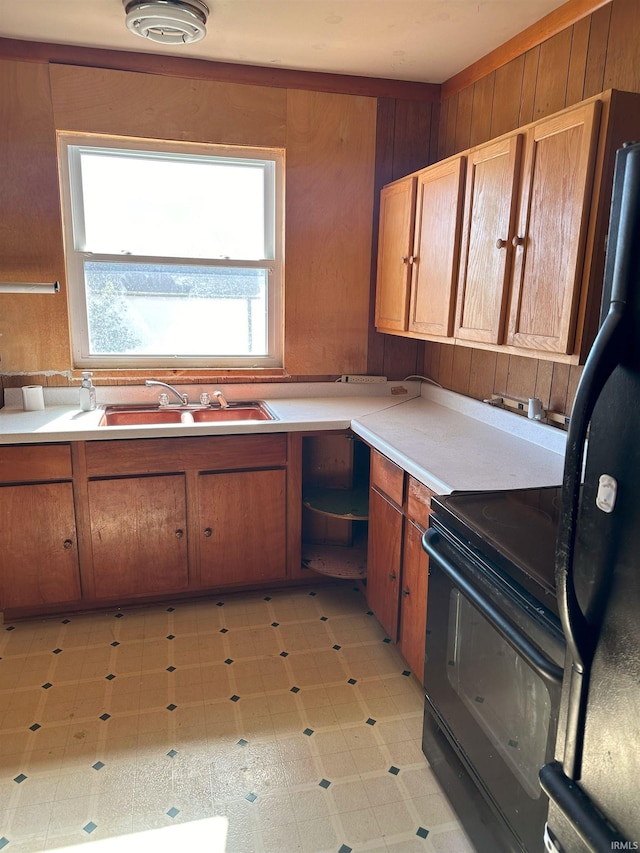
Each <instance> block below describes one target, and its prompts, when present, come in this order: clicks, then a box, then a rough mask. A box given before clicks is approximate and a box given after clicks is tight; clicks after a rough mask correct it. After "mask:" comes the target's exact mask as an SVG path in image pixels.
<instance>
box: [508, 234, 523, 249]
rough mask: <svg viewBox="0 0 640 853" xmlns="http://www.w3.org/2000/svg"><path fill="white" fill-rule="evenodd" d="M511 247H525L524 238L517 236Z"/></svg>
mask: <svg viewBox="0 0 640 853" xmlns="http://www.w3.org/2000/svg"><path fill="white" fill-rule="evenodd" d="M511 245H512V246H513V247H514V248H515V247H516V246H524V237H519V236H518V235H517V234H516V236H515V237H514V238H513V240H512V241H511Z"/></svg>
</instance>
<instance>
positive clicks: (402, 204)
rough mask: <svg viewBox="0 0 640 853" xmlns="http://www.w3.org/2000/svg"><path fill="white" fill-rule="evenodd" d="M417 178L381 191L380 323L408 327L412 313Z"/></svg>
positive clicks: (382, 326)
mask: <svg viewBox="0 0 640 853" xmlns="http://www.w3.org/2000/svg"><path fill="white" fill-rule="evenodd" d="M415 201H416V179H415V178H412V177H411V178H403V179H402V180H400V181H396V182H395V183H393V184H389V186H388V187H384V189H383V190H382V193H381V195H380V236H379V240H378V286H377V289H376V326H377V327H379V328H380V329H386V330H388V331H400V332H402V331H404V330H405V329H406V328H407V319H408V316H409V280H410V275H411V262H412V261H413V258H412V252H413V223H414V222H415Z"/></svg>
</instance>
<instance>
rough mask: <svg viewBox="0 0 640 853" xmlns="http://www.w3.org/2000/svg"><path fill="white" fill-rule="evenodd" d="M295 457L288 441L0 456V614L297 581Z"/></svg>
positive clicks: (117, 446)
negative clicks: (0, 564) (0, 518)
mask: <svg viewBox="0 0 640 853" xmlns="http://www.w3.org/2000/svg"><path fill="white" fill-rule="evenodd" d="M296 448H297V450H298V451H299V449H300V446H299V444H298V443H297V442H295V441H293V440H292V439H291V438H290V437H288V436H287V435H286V434H284V433H277V434H271V435H248V436H239V435H228V436H203V437H197V438H180V437H176V438H170V439H166V438H158V439H133V440H129V439H123V440H118V441H113V440H110V441H90V442H77V443H74V444H73V445H68V444H67V445H63V444H60V445H47V446H44V445H43V446H36V447H34V446H26V445H20V446H11V447H2V448H0V512H2V518H3V524H2V526H1V527H0V553H2V567H1V570H0V609H3V610H5V611H7V612H9V613H13V614H15V615H33V614H36V613H51V612H55V611H56V610H59V609H61V608H62V607H63V606H64V608H65V609H73V607H76V608H78V607H82V608H90V607H92V606H93V607H95V606H105V604H107V603H109V604H124V603H127V602H128V601H135V600H139V599H149V600H151V599H153V598H157V597H161V596H169V595H174V594H176V595H187V594H190V593H197V592H200V591H206V590H213V589H222V588H230V587H238V588H240V587H243V586H251V585H259V584H262V583H265V582H271V581H274V582H277V581H283V580H285V579H287V578H289V577H294V576H297V574H296V573H297V572H298V571H299V566H300V538H301V532H300V504H301V497H302V495H301V487H300V464H301V461H300V459H298V458H297V455H296V452H295V451H296ZM72 458H73V465H72ZM72 469H73V471H72ZM72 476H73V482H72ZM38 481H43V482H38ZM76 520H77V535H76Z"/></svg>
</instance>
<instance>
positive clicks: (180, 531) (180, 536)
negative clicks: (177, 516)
mask: <svg viewBox="0 0 640 853" xmlns="http://www.w3.org/2000/svg"><path fill="white" fill-rule="evenodd" d="M183 536H184V530H176V539H182V537H183Z"/></svg>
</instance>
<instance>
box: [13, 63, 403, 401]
mask: <svg viewBox="0 0 640 853" xmlns="http://www.w3.org/2000/svg"><path fill="white" fill-rule="evenodd" d="M125 94H126V96H125ZM0 111H1V113H0V115H1V118H2V121H0V124H1V125H2V127H1V128H0V157H1V159H2V160H3V163H5V164H6V163H9V165H10V168H8V169H7V170H6V172H5V179H4V181H3V187H2V189H1V190H0V193H1V197H0V204H2V207H3V219H4V220H5V223H8V226H7V225H5V223H3V225H5V227H3V228H2V229H1V230H0V280H5V281H11V280H17V281H20V280H22V281H24V280H35V281H54V280H60V281H61V283H62V292H61V293H60V294H59V295H58V296H41V297H33V296H31V295H28V296H27V295H22V294H18V295H12V294H3V295H2V296H1V297H0V298H1V300H2V302H1V304H0V334H2V338H0V344H1V345H0V353H1V356H2V364H1V371H2V373H3V374H14V375H13V376H11V375H9V376H7V375H5V377H4V384H5V386H7V385H19V384H28V383H31V382H34V381H37V382H42V384H67V383H75V382H77V381H78V378H77V376H75V375H74V374H73V371H72V363H71V356H70V348H69V328H68V319H67V310H66V299H65V291H66V282H65V271H64V258H63V247H62V231H61V220H60V210H59V201H58V186H57V163H56V131H57V130H69V131H78V132H95V133H109V134H117V135H123V136H140V137H145V138H158V139H178V140H189V141H196V142H213V143H224V144H245V145H251V146H273V147H281V148H284V149H286V178H285V180H286V184H287V203H286V211H285V220H286V246H287V259H286V271H285V276H286V294H285V369H286V371H287V372H288V374H291V375H292V378H299V379H315V378H328V377H335V376H336V375H339V374H341V373H344V372H351V373H364V372H366V371H367V357H368V347H369V325H368V314H369V300H370V280H371V257H372V253H371V245H372V239H373V232H372V220H373V210H374V200H375V198H376V195H377V193H376V189H375V186H374V180H375V175H376V170H375V157H376V120H377V119H376V111H377V98H375V97H371V96H364V95H348V94H340V93H331V92H316V91H309V90H304V89H285V88H281V87H269V86H260V85H249V84H244V83H243V84H234V83H231V82H220V81H215V80H203V79H186V78H184V77H168V76H161V75H158V74H146V73H141V72H130V71H125V70H115V69H104V68H97V67H83V66H71V65H56V64H48V63H42V62H27V61H15V60H11V61H7V60H5V61H4V62H2V69H1V70H0ZM402 135H403V136H404V135H405V134H404V132H403V134H402ZM407 136H408V134H407ZM412 145H413V146H414V147H415V143H411V144H409V143H408V144H407V145H406V147H407V148H411V146H412ZM399 148H400V149H401V148H402V146H399ZM156 372H157V371H156ZM27 373H28V374H29V375H20V374H27ZM160 373H162V374H163V375H164V376H165V377H166V378H170V379H174V380H175V379H177V378H180V379H181V380H182V381H189V379H193V380H194V381H198V380H199V381H202V380H203V379H208V380H212V378H213V372H209V373H208V374H207V372H205V371H198V375H197V378H196V376H195V373H194V372H190V373H188V374H185V372H184V371H183V372H181V371H160ZM274 373H276V375H275V376H274ZM139 375H140V374H139V373H138V376H139ZM269 377H270V378H271V379H272V380H273V379H274V378H276V379H281V378H283V377H282V376H281V375H279V374H277V372H274V371H271V372H267V373H266V377H265V378H269ZM216 378H218V376H216ZM127 379H128V381H137V382H139V381H140V379H139V378H137V377H136V374H135V373H132V372H126V371H123V372H114V371H105V372H104V374H103V375H102V380H103V381H108V382H109V383H112V382H114V381H127ZM96 380H97V382H98V383H99V382H100V380H101V376H100V374H99V372H98V373H97V374H96Z"/></svg>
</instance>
